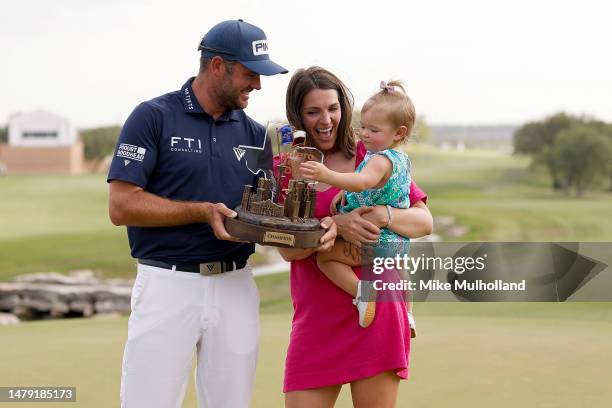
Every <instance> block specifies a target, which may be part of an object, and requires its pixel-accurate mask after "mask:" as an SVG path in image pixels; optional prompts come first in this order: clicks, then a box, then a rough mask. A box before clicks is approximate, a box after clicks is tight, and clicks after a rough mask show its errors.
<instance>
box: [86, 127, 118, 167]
mask: <svg viewBox="0 0 612 408" xmlns="http://www.w3.org/2000/svg"><path fill="white" fill-rule="evenodd" d="M120 132H121V127H119V126H108V127H101V128H94V129H84V130H81V131H80V132H79V133H80V134H81V139H82V140H83V144H84V145H85V158H86V159H87V160H102V159H104V157H106V156H108V155H109V154H112V153H113V152H114V151H115V145H116V144H117V139H118V138H119V133H120Z"/></svg>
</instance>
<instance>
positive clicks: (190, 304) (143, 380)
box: [121, 264, 259, 408]
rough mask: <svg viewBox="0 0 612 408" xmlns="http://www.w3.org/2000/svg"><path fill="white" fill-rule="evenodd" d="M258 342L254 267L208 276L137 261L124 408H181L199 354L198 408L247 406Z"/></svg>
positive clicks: (126, 354)
mask: <svg viewBox="0 0 612 408" xmlns="http://www.w3.org/2000/svg"><path fill="white" fill-rule="evenodd" d="M258 341H259V293H258V291H257V286H256V285H255V281H254V280H253V274H252V272H251V268H250V266H248V265H247V266H246V267H245V268H243V269H239V270H236V271H233V272H226V273H222V274H218V275H211V276H202V275H200V274H197V273H189V272H179V271H172V270H168V269H162V268H156V267H152V266H145V265H140V264H138V275H137V277H136V281H135V283H134V288H133V289H132V314H131V315H130V319H129V322H128V339H127V343H126V345H125V352H124V355H123V370H122V377H121V407H122V408H180V407H181V405H182V402H183V397H184V394H185V388H186V386H187V381H188V378H189V374H190V371H191V367H192V361H193V356H194V353H195V355H196V358H197V367H196V392H197V397H198V402H199V404H198V405H199V407H200V408H226V407H227V408H230V407H231V408H244V407H248V406H249V402H250V400H251V394H252V388H253V381H254V377H255V365H256V363H257V354H258Z"/></svg>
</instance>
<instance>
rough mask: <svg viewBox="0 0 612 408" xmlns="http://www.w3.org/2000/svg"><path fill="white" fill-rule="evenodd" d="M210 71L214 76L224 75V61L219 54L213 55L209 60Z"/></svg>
mask: <svg viewBox="0 0 612 408" xmlns="http://www.w3.org/2000/svg"><path fill="white" fill-rule="evenodd" d="M208 69H209V70H210V73H211V74H213V75H215V76H224V75H225V63H224V61H223V58H221V57H220V56H218V55H217V56H214V57H213V58H212V59H211V60H210V65H209V66H208Z"/></svg>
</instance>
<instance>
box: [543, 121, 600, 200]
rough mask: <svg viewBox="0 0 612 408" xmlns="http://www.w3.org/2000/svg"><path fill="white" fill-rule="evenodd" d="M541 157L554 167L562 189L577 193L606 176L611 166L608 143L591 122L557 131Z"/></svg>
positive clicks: (579, 193) (581, 192)
mask: <svg viewBox="0 0 612 408" xmlns="http://www.w3.org/2000/svg"><path fill="white" fill-rule="evenodd" d="M556 139H557V140H556V141H555V144H554V145H553V146H552V147H548V148H546V149H545V151H544V156H545V157H547V159H548V160H549V161H550V165H552V166H553V167H554V168H555V169H556V174H557V175H558V177H559V179H560V180H561V182H562V185H563V186H564V187H565V188H566V189H568V190H569V189H572V188H573V189H574V190H575V191H576V195H578V196H581V195H582V194H583V192H584V190H585V189H586V188H587V187H588V186H591V185H594V184H595V183H597V182H598V181H600V180H602V179H604V178H605V177H607V176H608V175H609V174H610V172H611V169H612V143H611V142H610V140H609V139H608V138H607V137H606V135H605V134H604V133H603V132H601V131H600V130H598V129H597V127H595V126H593V125H592V124H579V125H574V126H572V127H571V128H569V129H567V130H564V131H561V132H560V133H559V134H558V136H557V138H556Z"/></svg>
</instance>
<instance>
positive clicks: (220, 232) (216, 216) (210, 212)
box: [204, 203, 242, 242]
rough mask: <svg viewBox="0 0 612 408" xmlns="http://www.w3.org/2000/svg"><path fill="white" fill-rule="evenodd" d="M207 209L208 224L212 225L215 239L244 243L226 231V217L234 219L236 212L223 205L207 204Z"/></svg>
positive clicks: (205, 211)
mask: <svg viewBox="0 0 612 408" xmlns="http://www.w3.org/2000/svg"><path fill="white" fill-rule="evenodd" d="M206 204H207V205H206V207H205V208H204V216H205V217H206V222H207V223H208V224H209V225H210V227H211V228H212V230H213V232H214V233H215V237H217V239H221V240H225V241H234V242H242V241H240V240H239V239H238V238H236V237H232V236H231V235H230V234H229V233H228V232H227V231H226V230H225V225H224V222H225V217H230V218H234V217H236V215H238V214H237V213H236V211H234V210H230V209H229V208H227V206H226V205H225V204H223V203H214V204H213V203H206Z"/></svg>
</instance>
